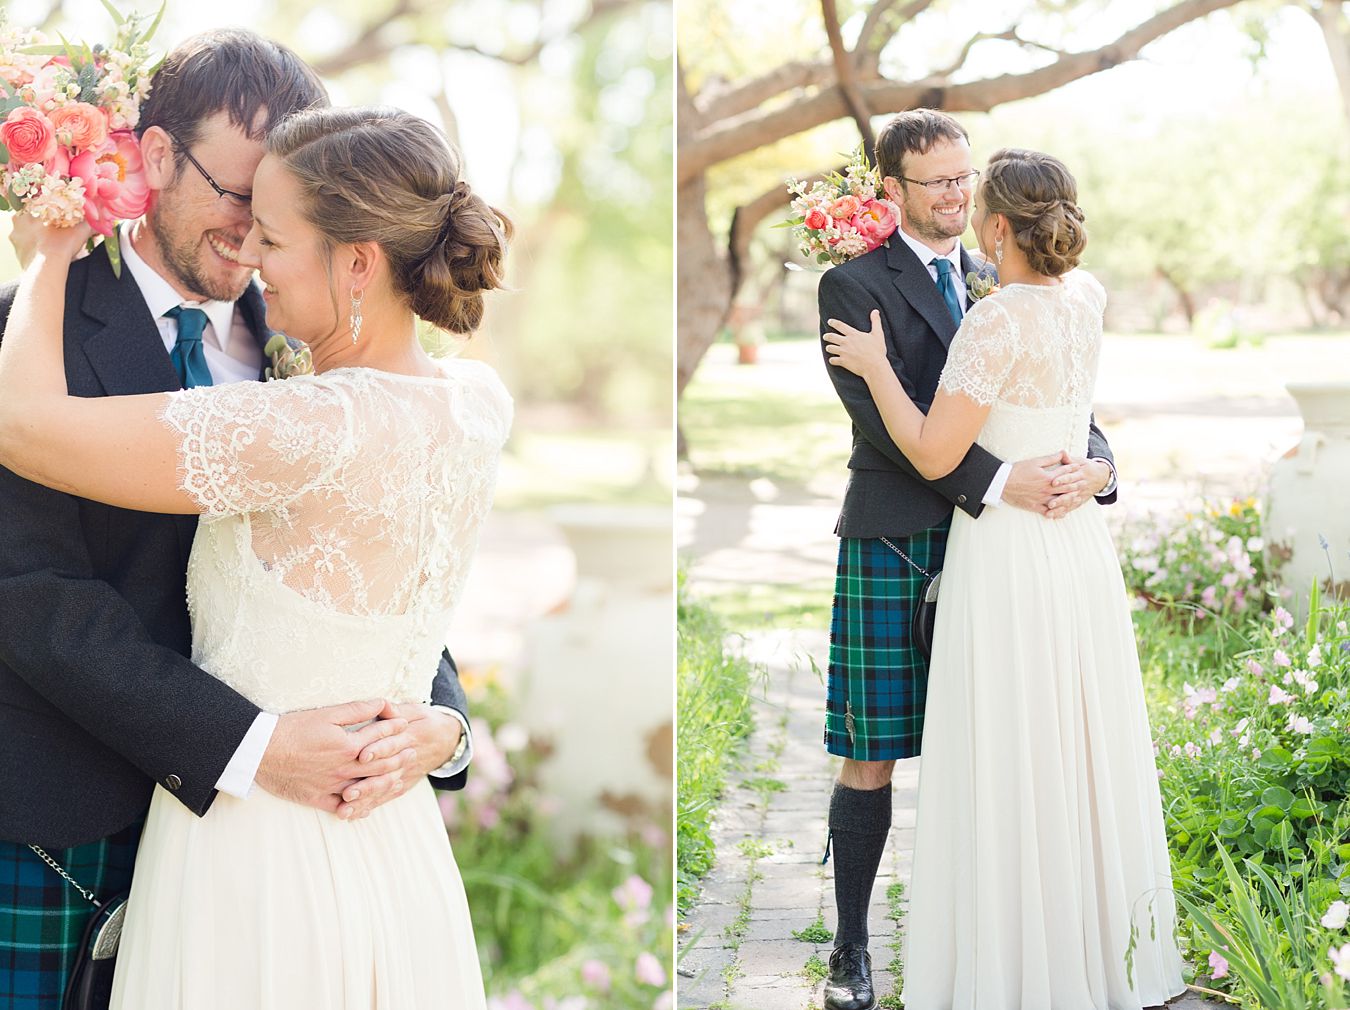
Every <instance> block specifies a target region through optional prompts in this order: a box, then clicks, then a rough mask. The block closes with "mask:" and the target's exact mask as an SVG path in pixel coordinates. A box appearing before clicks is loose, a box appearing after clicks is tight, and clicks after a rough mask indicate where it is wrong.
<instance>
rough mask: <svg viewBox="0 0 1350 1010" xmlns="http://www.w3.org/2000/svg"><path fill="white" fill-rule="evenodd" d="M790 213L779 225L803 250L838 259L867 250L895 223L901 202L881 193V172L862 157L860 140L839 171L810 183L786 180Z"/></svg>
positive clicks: (827, 259)
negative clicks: (789, 231)
mask: <svg viewBox="0 0 1350 1010" xmlns="http://www.w3.org/2000/svg"><path fill="white" fill-rule="evenodd" d="M788 192H790V193H791V194H792V196H793V200H792V212H793V215H794V216H793V217H791V218H789V219H788V220H787V221H785V222H784V223H783V225H781V226H780V227H788V228H791V229H792V233H793V234H794V235H795V236H796V237H797V239H798V240H799V242H800V248H801V251H802V255H804V256H809V257H811V258H812V259H814V260H815V261H816V262H817V263H822V264H824V263H829V264H833V265H836V266H837V265H838V264H840V263H846V262H848V261H849V260H851V259H854V258H855V257H857V256H861V255H862V254H863V253H867V252H871V251H872V250H873V249H875V248H877V246H879V245H881V244H882V243H883V242H885V241H886V239H887V238H889V237H890V235H891V233H892V232H894V231H895V229H896V227H897V226H898V225H899V223H900V208H898V207H896V205H895V204H893V203H892V202H891V201H890V200H887V199H886V198H885V196H884V195H883V194H882V188H881V178H880V176H879V174H878V173H877V170H876V169H875V168H873V167H872V166H871V165H869V164H868V163H867V156H866V154H864V153H863V149H862V147H861V146H859V147H858V149H857V150H856V151H854V152H853V156H852V157H851V158H850V159H849V163H848V166H847V167H846V168H845V169H844V171H843V172H842V173H840V172H831V173H830V174H829V175H827V176H825V177H824V178H823V179H818V180H816V181H815V182H812V183H809V184H808V183H806V182H800V181H798V180H796V179H790V180H788Z"/></svg>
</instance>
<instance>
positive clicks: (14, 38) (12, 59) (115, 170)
mask: <svg viewBox="0 0 1350 1010" xmlns="http://www.w3.org/2000/svg"><path fill="white" fill-rule="evenodd" d="M104 6H105V7H107V9H108V11H109V12H110V13H111V14H112V16H113V19H114V20H115V21H116V23H117V33H116V36H115V38H114V40H113V43H112V45H110V46H105V45H103V44H101V43H100V44H96V45H93V46H89V45H85V44H83V43H73V42H67V41H65V40H64V39H63V40H62V44H61V45H51V44H48V41H47V39H46V37H45V36H44V35H43V34H42V33H41V32H39V31H33V30H29V29H21V28H12V27H10V26H9V25H7V24H4V23H3V21H0V210H13V211H20V212H25V213H28V214H31V215H32V216H33V217H35V218H37V219H38V220H39V221H43V222H47V223H51V224H61V225H73V224H77V223H79V221H80V220H82V219H83V220H85V221H87V222H88V223H89V226H90V227H91V228H93V229H94V231H96V232H97V233H98V234H99V235H102V236H103V240H104V244H105V245H106V246H107V249H108V257H109V259H110V260H111V261H112V265H113V270H114V271H115V272H117V273H118V275H119V276H120V274H121V256H120V251H119V248H118V244H117V231H116V227H115V226H116V224H117V222H118V221H123V220H127V219H130V218H134V217H139V216H140V215H141V214H143V213H145V209H146V205H147V203H148V201H149V197H150V190H149V188H148V187H147V186H146V183H145V178H144V176H143V174H142V165H141V147H140V141H139V140H138V139H137V137H136V135H135V133H133V132H132V130H133V128H134V127H135V126H136V123H137V122H138V120H139V118H140V107H141V102H143V101H144V100H145V97H146V96H147V95H148V94H149V92H150V76H151V74H153V73H154V70H155V66H154V65H152V64H151V62H150V48H149V40H150V37H151V36H152V35H153V34H154V32H155V29H156V28H157V27H158V26H159V20H160V19H159V16H157V17H155V19H154V20H153V22H150V23H149V25H148V26H147V24H146V19H145V18H144V17H142V16H141V15H131V16H128V17H123V16H122V15H121V14H119V13H118V12H117V11H116V10H115V9H114V8H113V7H112V6H111V5H110V4H109V3H108V2H107V0H104ZM159 13H160V15H161V16H162V15H163V13H164V9H163V8H162V7H161V8H160V12H159ZM91 246H92V243H91Z"/></svg>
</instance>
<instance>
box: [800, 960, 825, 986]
mask: <svg viewBox="0 0 1350 1010" xmlns="http://www.w3.org/2000/svg"><path fill="white" fill-rule="evenodd" d="M802 974H803V975H805V976H806V977H807V979H808V980H809V981H810V983H811V984H812V985H819V984H820V983H821V982H823V981H824V980H825V979H826V978H827V977H828V976H829V974H830V966H829V965H827V964H826V963H825V962H824V961H822V960H821V959H820V955H819V954H816V953H814V952H813V953H812V954H811V956H810V957H808V958H807V959H806V964H804V965H802Z"/></svg>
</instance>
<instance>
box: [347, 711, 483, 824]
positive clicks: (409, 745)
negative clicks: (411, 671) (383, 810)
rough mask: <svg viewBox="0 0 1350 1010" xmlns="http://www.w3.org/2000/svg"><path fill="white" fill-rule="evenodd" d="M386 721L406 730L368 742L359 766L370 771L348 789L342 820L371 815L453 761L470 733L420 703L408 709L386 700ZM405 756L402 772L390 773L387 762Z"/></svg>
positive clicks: (451, 718)
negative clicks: (382, 805)
mask: <svg viewBox="0 0 1350 1010" xmlns="http://www.w3.org/2000/svg"><path fill="white" fill-rule="evenodd" d="M380 718H381V719H385V720H391V721H400V722H403V723H404V724H405V725H406V728H405V729H403V730H402V731H400V732H398V733H396V734H393V735H391V736H387V737H384V738H382V739H379V740H376V741H375V742H374V743H371V744H368V745H367V746H366V748H365V750H363V751H362V752H361V754H360V755H359V756H358V758H357V763H358V764H359V765H361V766H362V767H363V768H367V769H370V772H369V774H368V775H367V776H366V777H365V778H362V779H359V780H358V781H356V782H352V783H351V784H350V785H348V786H347V787H346V788H345V789H343V790H342V795H341V797H340V799H341V800H342V802H341V803H340V804H338V808H337V815H338V816H339V817H342V818H345V819H348V820H355V819H356V818H358V817H365V816H367V815H369V814H370V812H371V811H372V810H374V809H375V808H376V807H378V806H379V805H380V804H381V803H384V802H386V801H388V800H391V799H393V798H394V797H395V796H398V795H399V794H400V793H402V792H403V790H404V789H406V788H407V787H408V786H411V785H412V784H413V783H415V782H417V781H418V780H419V779H424V778H426V777H427V776H428V775H430V774H431V773H432V772H434V771H436V769H438V768H440V767H442V766H443V765H445V764H446V763H448V762H449V761H450V759H451V757H452V756H453V755H454V753H455V750H456V748H457V747H458V746H459V738H460V737H461V736H462V735H463V734H464V726H463V724H462V723H461V722H460V721H459V720H458V719H456V718H455V717H454V716H452V715H449V714H447V713H446V712H443V711H441V710H440V709H436V708H433V707H432V706H430V705H423V704H420V703H417V702H412V703H409V704H406V705H395V704H394V703H393V702H386V703H385V706H384V708H383V710H382V711H381V712H380ZM400 755H402V756H406V757H407V760H406V762H405V761H400V763H399V766H398V767H397V768H395V769H394V770H392V771H385V770H384V768H385V765H386V763H387V762H389V761H391V760H394V759H395V758H396V757H399V756H400Z"/></svg>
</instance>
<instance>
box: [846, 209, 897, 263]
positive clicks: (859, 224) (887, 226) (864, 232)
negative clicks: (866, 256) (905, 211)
mask: <svg viewBox="0 0 1350 1010" xmlns="http://www.w3.org/2000/svg"><path fill="white" fill-rule="evenodd" d="M899 223H900V222H899V218H898V217H897V215H896V213H895V206H894V204H891V203H890V202H888V201H886V200H868V201H867V202H866V203H865V204H863V205H862V208H861V209H860V210H859V211H858V213H857V214H855V215H854V217H853V220H851V221H850V222H849V224H851V225H852V226H853V227H854V229H855V230H856V231H857V232H858V234H859V235H861V236H862V237H863V238H864V239H866V241H867V249H868V251H869V252H870V251H871V250H873V249H875V248H876V247H877V246H879V245H881V243H883V242H885V241H886V239H888V238H890V236H891V233H892V232H893V231H895V229H896V226H897V225H898V224H899Z"/></svg>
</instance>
